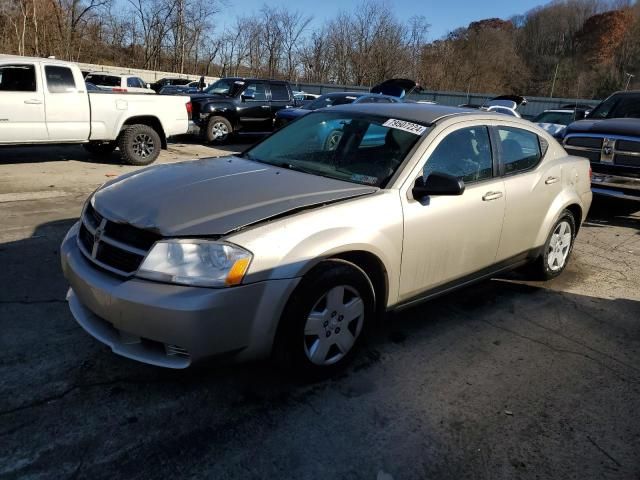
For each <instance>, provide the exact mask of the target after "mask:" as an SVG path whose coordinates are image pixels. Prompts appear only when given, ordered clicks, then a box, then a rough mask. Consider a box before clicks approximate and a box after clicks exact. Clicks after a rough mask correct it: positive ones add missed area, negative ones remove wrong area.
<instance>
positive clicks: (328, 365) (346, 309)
mask: <svg viewBox="0 0 640 480" xmlns="http://www.w3.org/2000/svg"><path fill="white" fill-rule="evenodd" d="M374 302H375V301H374V294H373V287H372V286H371V282H370V281H369V279H368V278H367V276H366V274H365V273H364V272H363V271H362V270H360V269H358V268H357V267H356V266H355V265H353V264H351V263H349V262H345V261H342V260H327V261H325V262H322V264H320V265H319V266H318V267H316V268H315V269H314V270H312V271H311V272H309V273H308V274H307V275H305V277H304V278H303V279H302V281H301V282H300V284H299V285H298V287H297V288H296V290H295V291H294V293H293V294H292V295H291V297H290V298H289V301H288V303H287V306H286V307H285V310H284V313H283V316H282V319H281V323H280V326H279V329H278V335H277V338H276V343H275V345H274V355H275V359H276V360H277V361H279V363H280V364H281V365H282V366H283V367H285V368H286V369H293V372H292V373H294V374H295V375H296V376H301V377H302V379H303V380H307V381H308V380H311V381H314V380H318V379H320V378H325V377H327V376H330V375H332V374H334V373H335V372H336V371H337V370H339V369H340V368H342V367H344V366H345V365H347V364H348V363H349V362H350V361H351V360H352V358H353V357H354V354H355V352H356V350H357V347H358V346H359V344H360V343H361V340H362V337H363V336H364V333H365V331H366V329H367V322H368V321H370V319H371V318H373V315H374Z"/></svg>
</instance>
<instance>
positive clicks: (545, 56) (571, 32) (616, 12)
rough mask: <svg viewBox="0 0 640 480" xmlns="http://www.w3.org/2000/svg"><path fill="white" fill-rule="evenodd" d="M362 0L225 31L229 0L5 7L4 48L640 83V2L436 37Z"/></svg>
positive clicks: (542, 87)
mask: <svg viewBox="0 0 640 480" xmlns="http://www.w3.org/2000/svg"><path fill="white" fill-rule="evenodd" d="M392 5H393V4H392V3H387V2H385V1H384V0H362V2H361V3H360V4H359V5H358V6H357V7H356V8H354V9H352V10H349V11H348V10H345V11H340V12H337V13H335V15H334V16H333V17H331V18H329V19H328V20H326V21H325V22H324V23H320V24H318V23H314V22H313V17H312V15H308V14H306V13H304V12H301V11H298V10H292V9H290V8H286V7H285V6H284V5H283V6H273V5H267V4H265V5H264V6H263V7H262V8H261V9H260V10H259V11H257V12H254V13H251V14H248V15H240V16H237V17H236V18H235V20H234V22H233V23H232V24H231V25H227V26H226V27H224V28H223V27H221V26H220V24H219V21H220V20H221V15H220V14H221V12H222V10H223V9H225V8H229V7H228V6H227V5H226V4H225V3H222V0H0V52H2V53H12V54H19V55H32V56H55V57H57V58H62V59H66V60H72V61H80V62H86V63H98V64H106V65H114V66H118V67H130V68H142V69H150V70H164V71H173V72H176V73H190V74H198V75H200V74H204V75H211V76H235V75H239V76H267V77H272V78H284V79H288V80H290V81H294V82H322V83H327V82H331V83H337V84H341V85H373V84H374V83H377V82H379V81H381V80H384V79H387V78H390V77H398V76H402V77H409V78H413V79H415V80H417V81H418V82H419V83H420V84H421V85H422V86H423V87H425V88H427V89H433V90H445V91H447V90H448V91H470V92H483V93H526V94H528V95H540V96H555V97H571V98H573V97H575V98H601V97H603V96H605V95H607V94H609V93H610V92H611V91H614V90H617V89H624V88H625V87H627V86H628V87H630V88H633V87H634V85H640V80H638V78H637V77H636V75H638V76H640V4H638V3H637V2H634V1H633V0H555V1H552V2H550V3H548V4H546V5H543V6H540V7H538V8H535V9H533V10H531V11H528V12H525V13H523V14H522V15H518V16H515V17H513V18H510V19H508V20H502V19H496V18H493V19H484V20H480V21H477V22H473V23H471V24H470V25H468V26H466V27H462V28H459V29H457V30H454V31H452V32H450V33H449V34H448V35H447V36H445V37H444V38H440V39H437V40H433V41H429V39H428V34H429V28H430V25H429V23H428V18H427V17H425V16H421V15H416V16H413V17H410V18H408V19H401V18H399V16H398V15H396V14H395V12H394V9H393V6H392Z"/></svg>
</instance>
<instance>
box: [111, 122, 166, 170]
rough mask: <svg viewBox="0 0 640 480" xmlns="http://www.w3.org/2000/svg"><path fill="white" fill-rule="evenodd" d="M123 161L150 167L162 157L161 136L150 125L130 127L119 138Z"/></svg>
mask: <svg viewBox="0 0 640 480" xmlns="http://www.w3.org/2000/svg"><path fill="white" fill-rule="evenodd" d="M118 148H119V149H120V156H121V157H122V160H124V161H125V162H126V163H128V164H130V165H138V166H142V165H149V164H151V163H153V162H155V161H156V159H157V158H158V155H160V149H161V148H162V142H161V140H160V135H159V134H158V132H156V131H155V130H154V129H153V128H152V127H150V126H148V125H140V124H138V125H128V126H126V127H125V128H124V130H122V132H120V135H119V136H118Z"/></svg>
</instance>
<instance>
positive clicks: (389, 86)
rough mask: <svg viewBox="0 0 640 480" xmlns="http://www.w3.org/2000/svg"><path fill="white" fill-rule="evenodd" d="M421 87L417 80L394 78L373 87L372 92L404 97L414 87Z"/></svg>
mask: <svg viewBox="0 0 640 480" xmlns="http://www.w3.org/2000/svg"><path fill="white" fill-rule="evenodd" d="M417 88H420V87H419V86H418V85H417V84H416V82H414V81H413V80H409V79H408V78H392V79H390V80H385V81H384V82H382V83H379V84H377V85H374V86H373V87H371V90H370V92H371V93H381V94H383V95H390V96H392V97H403V96H405V95H408V94H409V93H411V92H412V91H413V90H414V89H417Z"/></svg>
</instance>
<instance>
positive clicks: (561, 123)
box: [531, 108, 588, 139]
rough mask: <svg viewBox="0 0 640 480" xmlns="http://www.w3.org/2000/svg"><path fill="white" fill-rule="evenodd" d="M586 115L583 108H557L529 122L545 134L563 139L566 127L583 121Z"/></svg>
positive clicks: (586, 111)
mask: <svg viewBox="0 0 640 480" xmlns="http://www.w3.org/2000/svg"><path fill="white" fill-rule="evenodd" d="M587 113H588V110H586V109H584V108H559V109H555V110H545V111H544V112H542V113H541V114H539V115H537V116H536V117H534V118H533V120H531V121H532V122H533V123H536V124H537V125H538V126H539V127H540V128H541V129H543V130H544V131H545V132H547V133H549V134H551V135H553V136H554V137H555V138H560V139H561V138H562V137H564V131H565V130H566V129H567V125H569V124H570V123H573V122H575V121H577V120H583V119H584V118H585V117H586V115H587Z"/></svg>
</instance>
